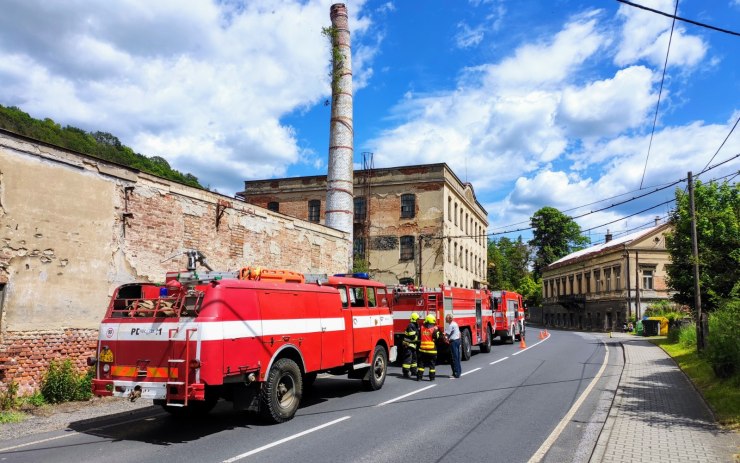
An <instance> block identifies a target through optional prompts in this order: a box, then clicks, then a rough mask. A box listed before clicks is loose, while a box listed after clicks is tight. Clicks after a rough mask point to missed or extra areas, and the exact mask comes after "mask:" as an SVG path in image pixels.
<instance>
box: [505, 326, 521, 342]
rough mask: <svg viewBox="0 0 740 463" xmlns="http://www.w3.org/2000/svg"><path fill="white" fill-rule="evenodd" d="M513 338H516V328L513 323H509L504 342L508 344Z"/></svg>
mask: <svg viewBox="0 0 740 463" xmlns="http://www.w3.org/2000/svg"><path fill="white" fill-rule="evenodd" d="M514 338H516V328H515V327H514V325H511V328H509V334H508V335H507V336H506V342H507V343H508V344H514V341H515V339H514ZM517 341H518V339H517Z"/></svg>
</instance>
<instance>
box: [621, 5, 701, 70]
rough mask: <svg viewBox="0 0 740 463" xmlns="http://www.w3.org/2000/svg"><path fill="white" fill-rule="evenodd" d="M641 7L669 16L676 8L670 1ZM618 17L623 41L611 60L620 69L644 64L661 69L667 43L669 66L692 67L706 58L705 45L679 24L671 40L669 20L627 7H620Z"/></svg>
mask: <svg viewBox="0 0 740 463" xmlns="http://www.w3.org/2000/svg"><path fill="white" fill-rule="evenodd" d="M643 4H644V5H645V6H648V7H650V8H653V9H656V10H660V11H663V12H665V13H669V14H673V11H674V8H675V3H674V2H673V0H653V1H645V2H643ZM618 15H619V17H620V18H621V19H622V20H623V21H624V25H623V27H622V32H621V34H622V37H621V40H620V41H619V47H618V50H617V54H616V56H615V58H614V62H615V63H616V64H617V65H619V66H626V65H629V64H634V63H637V62H639V61H641V60H646V61H647V62H648V63H650V64H652V65H653V66H656V67H657V66H659V67H661V68H662V67H663V64H664V63H665V56H666V50H667V49H668V41H669V39H670V42H671V50H670V54H669V58H668V65H669V66H679V67H682V66H688V67H692V66H695V65H696V64H697V63H699V61H701V60H702V59H703V58H704V56H705V55H706V52H707V45H706V43H704V41H703V40H702V39H701V38H699V37H697V36H692V35H688V34H687V33H686V29H685V28H684V27H683V26H682V25H681V23H680V22H678V21H677V22H676V25H675V29H674V31H673V37H671V23H672V21H673V20H672V19H671V18H667V17H665V16H662V15H658V14H655V13H653V12H650V11H645V10H642V9H638V8H635V7H632V6H628V5H621V6H620V7H619V12H618Z"/></svg>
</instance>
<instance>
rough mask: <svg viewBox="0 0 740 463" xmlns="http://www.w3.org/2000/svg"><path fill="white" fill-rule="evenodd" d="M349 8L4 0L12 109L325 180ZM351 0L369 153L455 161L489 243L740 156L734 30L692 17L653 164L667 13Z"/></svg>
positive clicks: (263, 174) (221, 171)
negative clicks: (333, 15)
mask: <svg viewBox="0 0 740 463" xmlns="http://www.w3.org/2000/svg"><path fill="white" fill-rule="evenodd" d="M331 3H332V2H331V1H306V0H303V1H293V0H280V1H277V0H273V1H266V0H253V1H245V2H242V1H237V0H222V1H220V2H211V1H207V0H189V1H187V2H182V1H177V0H162V1H157V2H146V1H141V0H122V1H117V2H103V1H82V0H77V1H73V0H67V1H55V2H41V1H36V0H4V2H3V14H2V15H0V104H3V105H6V106H10V105H14V106H18V107H20V108H22V109H23V110H25V111H26V112H29V113H30V114H31V115H32V116H34V117H37V118H45V117H50V118H52V119H54V120H55V121H57V122H58V123H61V124H63V125H66V124H69V125H73V126H76V127H80V128H83V129H86V130H91V131H92V130H102V131H107V132H111V133H113V134H115V135H117V136H118V137H119V138H120V139H121V141H122V142H123V143H125V144H127V145H129V146H131V147H132V148H134V150H136V151H137V152H140V153H142V154H145V155H148V156H155V155H156V156H162V157H164V158H165V159H167V160H168V161H169V162H170V164H171V165H172V166H173V167H174V168H176V169H179V170H181V171H184V172H189V173H192V174H194V175H196V176H197V177H198V178H199V179H200V181H201V183H203V184H206V185H209V186H210V187H211V188H215V189H216V190H218V191H219V192H221V193H224V194H227V195H233V194H234V193H235V192H236V191H240V190H241V189H242V188H243V181H244V180H248V179H260V178H270V177H284V176H300V175H319V174H323V173H325V171H326V164H327V151H328V139H329V112H330V107H329V106H326V105H325V102H326V101H327V99H328V98H329V97H330V84H329V67H330V63H329V45H328V43H327V41H326V39H325V38H324V37H323V36H322V35H321V28H322V27H325V26H329V25H330V20H329V7H330V5H331ZM636 3H640V4H643V5H646V6H649V7H651V8H654V9H657V10H661V11H664V12H667V13H673V10H674V8H675V3H674V1H672V0H639V1H637V2H636ZM346 5H347V8H348V10H349V14H350V28H351V30H352V47H353V57H352V61H353V74H354V81H353V85H354V129H355V153H356V157H355V163H356V164H357V165H358V166H361V164H362V156H361V153H362V152H372V153H374V165H375V166H376V167H389V166H397V165H409V164H423V163H437V162H446V163H448V164H449V165H450V166H451V167H452V169H453V170H454V171H455V172H456V173H457V175H458V177H459V178H461V179H462V180H464V181H469V182H471V183H472V185H473V187H474V189H475V191H476V194H477V196H478V199H479V201H480V203H481V204H482V205H483V206H484V207H485V208H486V210H487V211H488V213H489V222H490V226H489V231H493V232H501V231H506V230H514V229H517V228H524V227H526V226H527V221H528V219H529V217H530V216H531V215H532V213H533V212H535V211H536V210H537V209H539V208H540V207H542V206H546V205H548V206H553V207H556V208H558V209H560V210H564V211H568V213H569V214H571V215H574V216H575V215H581V214H583V213H585V212H589V211H591V210H594V209H598V208H601V207H604V206H607V205H610V204H613V203H615V202H619V201H623V200H625V199H629V198H631V197H634V196H638V195H641V194H644V193H647V192H650V191H652V190H653V189H654V187H655V186H656V185H665V184H667V183H670V182H673V181H675V180H678V179H680V178H682V177H685V176H686V173H687V172H688V171H693V172H694V173H698V172H700V171H701V170H702V169H703V168H704V167H705V166H706V165H707V164H708V163H709V162H710V159H712V157H713V156H714V159H713V160H712V162H711V163H712V164H715V163H718V162H722V161H726V160H729V159H732V158H733V156H735V155H737V154H740V128H738V129H737V130H736V131H735V132H733V133H732V135H731V136H730V137H729V138H728V139H727V141H726V143H725V144H724V146H723V147H722V149H721V150H720V151H719V152H717V150H718V149H719V148H720V145H721V144H722V142H723V140H724V139H725V137H727V135H728V134H729V133H730V130H731V129H732V127H733V125H734V124H735V123H736V121H737V120H738V118H739V117H740V37H738V36H736V35H730V34H725V33H722V32H718V31H713V30H710V29H707V28H702V27H699V26H696V25H692V24H689V23H685V22H680V21H677V22H676V25H675V29H674V32H673V35H672V38H671V49H670V55H669V59H668V67H667V70H666V75H665V82H664V86H663V91H662V96H661V102H660V110H659V112H658V118H657V124H656V128H655V132H654V135H653V139H652V145H651V147H650V155H649V157H648V145H649V144H650V136H651V131H652V127H653V119H654V116H655V108H656V101H657V98H658V92H659V88H660V82H661V76H662V73H663V64H664V61H665V57H666V49H667V46H668V38H669V36H670V30H671V22H672V21H671V19H670V18H666V17H664V16H660V15H657V14H654V13H651V12H648V11H644V10H641V9H637V8H634V7H631V6H627V5H624V4H621V3H619V2H617V1H607V0H601V1H596V0H594V1H558V0H549V1H513V0H470V1H463V0H455V1H452V0H446V1H441V0H424V1H413V0H404V1H373V0H362V1H360V0H350V1H347V2H346ZM678 15H679V16H681V17H686V18H689V19H692V20H694V21H699V22H702V23H707V24H711V25H713V26H716V27H720V28H724V29H729V30H733V31H736V32H737V31H740V0H711V1H705V0H681V1H680V3H679V8H678ZM646 160H647V161H646ZM739 169H740V159H732V160H730V161H729V162H727V163H725V164H723V165H722V166H720V167H717V168H715V169H713V170H711V171H709V172H707V173H705V174H703V175H702V176H701V177H700V178H701V179H704V180H710V179H712V178H720V177H726V176H731V175H732V174H733V173H737V172H738V170H739ZM736 180H737V178H734V179H733V182H734V181H736ZM684 185H685V184H680V185H679V186H684ZM641 187H642V189H641ZM672 195H673V188H672V187H671V188H668V189H665V190H663V191H660V192H658V193H655V194H651V195H648V196H646V197H644V198H642V199H640V200H637V201H631V202H628V203H625V204H623V205H621V206H618V207H615V208H611V209H607V210H604V211H602V212H597V213H594V214H589V215H586V216H584V217H582V218H579V219H578V220H577V221H578V223H579V224H580V225H581V227H582V228H583V229H593V230H591V231H590V232H589V234H590V236H591V238H592V240H593V241H594V242H598V241H599V240H601V239H603V235H604V233H605V232H606V229H607V228H609V229H610V230H611V231H612V233H615V234H619V233H620V232H625V231H627V230H631V229H634V228H635V227H639V226H641V225H644V224H647V223H651V222H652V219H653V218H654V217H655V216H660V217H664V216H666V214H667V213H668V211H669V210H670V208H671V205H670V204H667V205H663V206H660V207H657V208H655V209H651V210H649V211H645V212H643V213H640V214H636V215H634V216H632V217H627V216H630V215H632V214H635V213H637V212H639V211H642V210H644V209H647V208H649V207H651V206H654V205H656V204H659V203H661V202H664V201H667V200H669V199H671V197H672ZM600 200H605V201H601V202H599V201H600ZM584 205H587V206H584ZM620 219H621V220H620ZM608 222H613V223H610V224H607V223H608ZM518 234H519V233H518V232H517V233H513V234H511V235H509V236H512V237H516V235H518ZM522 234H523V235H524V236H525V237H526V236H527V235H528V233H527V232H526V231H524V232H522ZM497 236H498V235H497Z"/></svg>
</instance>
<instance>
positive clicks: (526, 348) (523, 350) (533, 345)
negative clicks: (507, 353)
mask: <svg viewBox="0 0 740 463" xmlns="http://www.w3.org/2000/svg"><path fill="white" fill-rule="evenodd" d="M548 339H550V335H549V334H548V335H547V337H546V338H545V339H543V340H542V341H540V342H536V343H534V344H532V345H531V346H529V347H525V348H524V349H522V350H520V351H519V352H514V353H513V354H511V355H519V354H521V353H522V352H525V351H528V350H529V349H531V348H533V347H536V346H538V345H540V344H542V343H543V342H545V341H547V340H548Z"/></svg>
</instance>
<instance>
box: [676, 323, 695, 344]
mask: <svg viewBox="0 0 740 463" xmlns="http://www.w3.org/2000/svg"><path fill="white" fill-rule="evenodd" d="M678 342H679V344H681V345H682V346H683V347H691V346H696V325H694V324H693V323H690V324H688V325H683V326H682V327H681V328H679V330H678Z"/></svg>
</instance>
